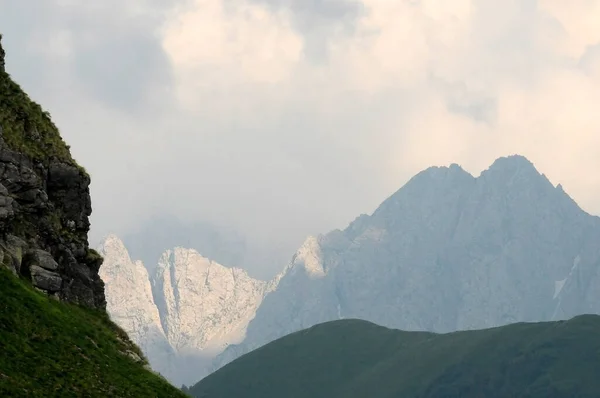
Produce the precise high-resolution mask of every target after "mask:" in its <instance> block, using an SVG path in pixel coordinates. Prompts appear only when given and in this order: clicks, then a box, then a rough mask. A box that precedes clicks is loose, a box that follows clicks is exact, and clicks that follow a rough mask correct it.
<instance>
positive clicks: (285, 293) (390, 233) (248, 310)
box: [104, 156, 600, 380]
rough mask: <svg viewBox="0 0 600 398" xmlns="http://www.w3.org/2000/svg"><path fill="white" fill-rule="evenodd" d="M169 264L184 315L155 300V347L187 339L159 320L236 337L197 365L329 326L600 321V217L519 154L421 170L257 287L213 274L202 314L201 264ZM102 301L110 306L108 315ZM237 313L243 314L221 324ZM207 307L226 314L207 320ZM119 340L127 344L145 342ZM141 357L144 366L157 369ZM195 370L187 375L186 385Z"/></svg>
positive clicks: (435, 327) (447, 327) (110, 292)
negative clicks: (586, 316) (472, 167)
mask: <svg viewBox="0 0 600 398" xmlns="http://www.w3.org/2000/svg"><path fill="white" fill-rule="evenodd" d="M179 250H180V252H181V254H180V255H179V258H180V259H184V258H189V252H188V251H185V250H183V249H179ZM114 252H115V251H113V252H112V253H114ZM183 253H188V254H186V255H184V254H183ZM104 255H105V257H106V259H107V260H106V262H105V266H104V268H105V271H104V272H108V271H109V270H108V268H109V267H108V264H109V263H115V262H114V261H113V260H110V259H111V258H113V257H114V254H111V251H110V250H108V251H107V250H106V245H105V250H104ZM186 256H187V257H186ZM117 257H118V256H117ZM192 257H193V256H192ZM198 257H199V258H200V256H198ZM168 258H169V256H166V257H165V256H163V259H164V260H163V263H164V264H167V263H168V264H170V265H169V266H167V267H165V266H164V265H163V266H162V268H163V269H166V268H168V269H169V272H175V274H178V273H179V272H181V275H187V276H185V277H179V278H175V279H171V280H177V281H179V282H178V283H177V284H175V285H173V286H177V289H176V290H173V291H178V292H179V294H180V295H181V297H184V296H187V295H192V296H193V297H196V298H197V301H194V300H189V301H188V302H187V303H188V304H187V305H189V306H192V308H188V307H187V306H186V307H185V308H184V307H183V306H179V307H178V306H177V305H175V304H169V305H167V306H163V307H161V305H160V304H158V303H157V302H156V303H155V304H154V308H156V309H157V311H158V313H159V316H158V318H160V322H161V325H162V330H163V333H164V334H165V336H167V333H165V331H167V330H173V332H169V333H170V336H171V337H170V338H168V339H167V340H168V341H169V344H170V345H171V347H185V346H186V345H185V344H182V343H178V341H179V340H178V339H179V337H175V336H176V335H177V333H181V332H180V330H181V328H180V326H171V325H170V324H169V322H174V324H177V325H182V324H185V325H193V326H190V328H188V329H187V330H189V331H190V335H186V336H187V337H185V338H183V340H181V341H190V339H191V337H190V336H191V335H192V334H193V330H194V329H193V328H198V329H195V330H196V331H197V333H199V334H200V335H201V336H209V335H210V336H213V335H214V336H217V335H218V336H223V335H229V336H232V334H230V333H233V332H232V331H234V330H235V331H236V332H235V333H234V334H235V337H236V338H221V337H219V338H217V337H214V340H211V339H210V338H209V337H197V338H195V339H192V340H194V343H189V345H188V346H195V347H196V348H198V347H201V349H205V347H208V346H209V345H203V344H208V343H207V342H209V341H210V342H212V341H214V342H215V343H216V342H218V344H213V345H211V347H212V348H214V350H212V351H211V353H210V355H208V354H207V355H208V357H210V356H211V355H214V354H215V353H217V352H218V350H219V349H218V348H217V347H221V348H222V347H225V346H226V345H228V344H232V345H228V346H227V348H226V349H225V350H224V351H223V352H222V353H221V354H219V355H218V356H217V357H216V359H215V360H214V362H213V364H212V365H211V370H216V369H218V368H219V367H221V366H223V365H224V364H226V363H228V362H230V361H232V360H233V359H235V358H237V357H239V356H241V355H243V354H245V353H247V352H249V351H251V350H253V349H255V348H258V347H260V346H262V345H264V344H266V343H268V342H270V341H273V340H275V339H277V338H280V337H282V336H284V335H287V334H289V333H292V332H295V331H298V330H301V329H304V328H307V327H311V326H313V325H315V324H318V323H322V322H326V321H331V320H336V319H343V318H358V319H364V320H367V321H370V322H374V323H376V324H379V325H382V326H386V327H391V328H399V329H403V330H425V331H433V332H448V331H454V330H462V329H478V328H487V327H493V326H499V325H505V324H508V323H513V322H519V321H545V320H559V319H567V318H570V317H572V316H574V315H578V314H582V313H600V304H599V303H600V280H599V278H600V219H598V218H597V217H593V216H590V215H589V214H587V213H585V212H584V211H582V210H581V209H580V208H579V207H578V206H577V204H576V203H575V202H574V201H573V200H572V199H571V198H570V197H569V196H568V195H567V194H566V193H565V192H564V191H563V189H562V187H561V186H560V185H559V186H556V187H555V186H553V185H552V184H551V183H550V181H548V179H547V178H546V177H545V176H544V175H542V174H540V173H539V172H538V171H537V170H536V169H535V167H534V166H533V164H531V163H530V162H529V161H528V160H527V159H525V158H524V157H521V156H510V157H506V158H500V159H498V160H497V161H496V162H494V164H493V165H492V166H491V167H490V168H489V169H488V170H486V171H484V172H483V173H482V174H481V175H480V176H479V177H477V178H475V177H473V176H472V175H470V174H469V173H467V172H466V171H464V170H463V169H462V168H460V167H459V166H458V165H452V166H450V167H432V168H429V169H427V170H425V171H423V172H421V173H419V174H418V175H416V176H415V177H414V178H413V179H411V180H410V181H409V182H408V183H407V184H406V185H405V186H404V187H402V188H401V189H400V190H399V191H398V192H396V193H395V194H393V195H392V196H391V197H390V198H388V199H387V200H385V201H384V202H383V203H382V204H381V206H380V207H379V208H378V209H377V210H376V211H375V212H374V213H373V214H372V215H361V216H359V217H358V218H357V219H356V220H354V221H353V222H352V223H351V224H350V225H349V226H348V227H347V228H346V229H345V230H343V231H341V230H335V231H332V232H330V233H328V234H325V235H319V236H318V237H309V238H308V239H307V240H306V242H305V243H304V244H303V245H302V247H301V248H300V249H299V250H298V251H297V253H296V254H295V255H294V256H293V259H292V261H291V262H290V263H289V265H288V266H287V267H285V269H284V271H283V272H282V273H281V274H280V275H279V276H278V277H277V278H276V279H275V280H274V281H272V282H271V283H270V284H269V285H267V284H266V283H265V282H259V281H255V280H250V279H249V278H248V279H246V278H247V276H244V277H242V278H241V279H240V280H241V281H244V282H238V279H236V282H235V283H233V282H226V281H231V280H232V276H231V275H232V272H231V271H224V270H225V268H223V267H221V266H219V267H217V269H220V270H222V271H221V272H214V273H212V272H210V273H209V274H211V275H212V276H211V277H212V278H213V279H212V280H213V285H211V286H221V285H223V284H228V283H229V284H230V285H229V286H232V287H231V290H227V291H228V292H229V293H228V294H229V296H227V297H231V299H227V300H223V299H220V298H219V299H216V300H213V301H210V309H209V308H208V306H207V304H204V303H205V301H204V299H201V298H202V297H204V296H203V295H204V294H208V295H209V296H210V297H216V296H212V294H213V293H208V292H210V289H207V290H206V292H207V293H202V292H203V289H204V286H207V285H205V282H204V280H205V278H206V275H207V274H206V272H204V271H203V272H204V273H203V272H200V271H197V272H192V271H191V270H195V269H196V268H198V269H212V268H210V267H208V268H206V266H202V265H199V264H193V263H192V262H186V261H187V260H180V261H178V262H177V261H175V262H173V261H171V262H169V261H167V259H168ZM121 259H122V260H120V262H121V263H122V264H127V267H133V268H139V269H140V271H139V274H140V275H142V276H141V277H139V278H138V277H135V278H133V279H132V281H130V282H131V283H133V284H135V285H136V286H137V283H138V280H139V279H141V280H142V281H143V280H144V278H145V276H144V275H143V271H141V268H143V267H141V265H140V264H138V265H137V266H136V265H135V264H133V263H131V262H127V261H124V260H126V259H127V258H126V256H124V255H121ZM117 262H119V261H117ZM132 264H133V265H132ZM215 267H216V266H215ZM159 268H161V267H160V266H159ZM179 268H181V269H179ZM240 272H241V271H240ZM169 275H170V274H169ZM242 275H243V273H242ZM149 280H152V281H153V282H152V283H151V284H152V285H153V286H154V299H155V301H156V297H162V296H164V297H169V294H170V293H168V292H167V291H166V290H165V289H164V287H165V286H169V284H168V283H163V282H160V281H167V280H168V278H167V277H166V273H164V272H163V274H162V276H158V277H155V279H153V277H152V276H151V277H150V279H149ZM146 283H147V282H143V283H142V285H144V284H146ZM148 283H149V282H148ZM161 283H163V284H162V285H161ZM146 286H147V285H146ZM160 286H162V287H160ZM132 289H133V287H132ZM135 289H139V287H136V288H135ZM121 290H122V288H119V287H118V286H116V285H115V284H114V283H113V282H110V281H107V297H108V302H109V305H108V309H109V312H110V313H111V315H112V314H117V315H115V319H118V318H119V315H118V314H126V316H125V317H127V316H129V315H128V314H130V313H131V311H130V309H129V304H127V302H123V301H122V300H119V297H121V295H122V294H121ZM142 290H144V291H149V288H148V287H144V288H143V289H142ZM150 290H151V289H150ZM269 290H273V291H272V292H271V293H269V294H266V293H267V292H268V291H269ZM158 291H161V292H165V293H161V294H157V292H158ZM265 294H266V297H265ZM161 295H162V296H161ZM111 296H113V297H115V302H118V306H117V305H115V306H112V307H111V304H110V303H111V301H112V298H111ZM173 297H175V296H174V295H173ZM219 297H220V296H219ZM263 297H264V300H263ZM169 302H170V303H175V302H176V300H171V301H169ZM147 307H148V308H151V307H153V305H151V304H149V305H148V306H147ZM111 308H112V309H111ZM167 308H168V310H169V312H167V311H166V309H167ZM241 308H243V309H244V310H243V311H244V312H243V313H244V314H245V315H243V316H239V317H231V316H230V314H233V313H234V312H236V311H239V310H240V309H241ZM148 311H150V312H152V311H154V310H150V309H149V310H148ZM161 311H162V313H161ZM211 311H213V312H212V313H222V314H224V315H223V316H221V317H220V318H218V319H214V318H211V317H210V315H209V314H211ZM255 312H256V316H254V313H255ZM137 313H138V314H139V315H138V316H137V317H138V318H139V319H141V318H144V319H146V320H145V321H139V322H138V321H136V322H138V325H139V326H136V327H137V328H138V329H139V328H140V327H142V328H143V326H142V325H143V324H145V323H148V324H150V323H152V324H153V325H157V324H158V322H157V320H156V316H155V315H152V316H150V317H148V316H147V315H145V314H146V312H145V310H141V309H140V310H139V312H137ZM142 313H143V314H144V315H143V316H142V315H141V314H142ZM167 313H168V316H165V315H163V314H167ZM117 322H118V323H119V321H118V320H117ZM165 322H166V323H165ZM248 322H249V323H248ZM246 323H247V330H246ZM124 327H125V329H126V330H128V328H127V326H124ZM130 327H133V326H130ZM175 330H177V332H175ZM244 330H245V337H244ZM128 331H130V330H128ZM131 332H133V333H132V334H133V336H134V337H133V338H134V340H135V341H138V340H136V339H143V338H145V337H143V336H142V335H141V334H140V333H139V332H134V331H133V330H132V331H130V333H131ZM136 335H137V336H139V337H136ZM186 339H187V340H186ZM199 342H202V343H199ZM236 343H239V344H236ZM211 344H212V343H211ZM140 345H141V346H142V348H143V347H144V344H142V343H140ZM157 346H160V345H157ZM162 351H166V350H162ZM175 351H176V350H175ZM148 355H149V358H150V362H151V363H154V364H157V366H159V365H158V364H161V363H163V362H162V361H159V360H154V362H153V355H151V354H148ZM161 355H163V357H164V355H166V354H161ZM160 366H162V365H160ZM187 369H189V366H188V367H187ZM173 372H175V373H177V372H178V371H175V370H173ZM205 372H206V371H205V370H204V369H201V368H200V367H199V368H198V371H197V373H196V374H197V376H196V380H197V379H200V378H201V377H203V376H204V375H205V374H206V373H205ZM190 377H193V375H192V374H190ZM186 380H187V376H186Z"/></svg>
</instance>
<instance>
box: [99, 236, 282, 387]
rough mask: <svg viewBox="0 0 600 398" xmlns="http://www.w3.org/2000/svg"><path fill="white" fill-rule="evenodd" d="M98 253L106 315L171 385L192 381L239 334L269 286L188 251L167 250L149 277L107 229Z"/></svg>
mask: <svg viewBox="0 0 600 398" xmlns="http://www.w3.org/2000/svg"><path fill="white" fill-rule="evenodd" d="M99 251H100V253H101V254H102V255H103V256H104V258H105V262H104V265H103V266H102V268H101V271H100V274H101V276H102V278H103V279H104V281H105V283H106V297H107V302H108V304H107V310H108V313H109V314H110V316H111V318H112V319H113V320H114V321H115V323H117V324H118V325H119V326H121V327H122V328H123V329H124V330H125V331H126V332H127V333H128V334H129V335H130V336H131V338H132V339H133V341H134V342H136V343H137V344H138V345H139V346H140V348H141V349H142V351H143V352H144V353H145V355H146V356H147V357H148V360H149V362H150V364H151V365H152V367H153V369H154V370H156V371H158V372H160V373H161V374H162V375H164V376H165V377H166V378H167V379H168V380H170V381H171V382H172V383H173V384H175V385H181V384H188V385H189V384H192V383H194V382H196V381H198V379H199V377H201V376H203V375H204V374H206V371H207V370H206V369H205V368H207V367H208V365H209V364H210V361H211V360H212V358H214V356H215V355H217V354H218V353H220V352H221V351H222V350H223V349H224V348H225V347H227V346H228V345H229V344H237V343H240V342H241V341H242V340H243V339H244V336H245V331H246V327H247V325H248V323H249V322H250V320H251V319H252V318H253V317H254V314H255V312H256V309H257V308H258V306H259V304H260V303H261V301H262V298H263V297H264V295H265V294H266V293H267V291H268V289H269V288H270V285H269V284H268V283H266V282H263V281H259V280H255V279H253V278H251V277H249V276H248V275H247V274H246V273H245V272H244V271H242V270H240V269H236V268H227V267H224V266H222V265H220V264H218V263H216V262H214V261H211V260H209V259H207V258H205V257H203V256H201V255H200V254H199V253H198V252H196V251H195V250H191V249H184V248H175V249H173V250H167V251H166V252H165V253H164V254H163V255H162V257H161V260H160V261H159V263H158V265H157V266H156V267H152V269H155V272H154V274H153V275H150V276H149V275H148V272H147V268H146V267H144V265H143V264H142V262H141V261H132V260H131V258H130V256H129V253H128V252H127V249H126V248H125V246H124V245H123V243H122V242H121V241H120V240H119V238H117V237H116V236H114V235H110V236H108V237H107V238H106V239H105V240H104V242H103V244H102V245H101V246H100V248H99Z"/></svg>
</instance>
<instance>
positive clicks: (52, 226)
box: [0, 36, 106, 308]
mask: <svg viewBox="0 0 600 398" xmlns="http://www.w3.org/2000/svg"><path fill="white" fill-rule="evenodd" d="M0 39H1V36H0ZM89 184H90V177H89V175H88V174H87V173H86V171H85V170H84V169H83V168H82V167H80V166H79V165H78V164H77V163H76V162H75V161H74V160H73V158H72V157H71V154H70V151H69V147H68V145H66V144H65V142H64V141H63V140H62V138H61V136H60V134H59V131H58V129H57V127H56V126H55V125H54V124H53V123H52V121H51V119H50V115H49V114H48V113H47V112H45V111H44V110H43V109H42V108H41V107H40V106H39V105H38V104H36V103H35V102H33V101H32V100H31V99H30V98H29V97H28V96H27V94H26V93H24V92H23V90H22V89H21V88H20V87H19V85H18V84H17V83H15V82H14V81H13V80H12V79H11V77H10V76H9V74H8V73H7V72H6V71H5V68H4V51H3V49H2V46H1V44H0V260H1V261H2V264H3V265H4V266H5V267H7V268H9V269H10V270H11V271H12V272H13V273H15V274H18V275H21V276H23V277H25V278H28V279H30V280H31V281H32V283H33V285H34V286H35V287H37V288H38V289H40V290H43V291H44V292H47V293H48V294H49V295H52V296H53V297H56V298H59V299H61V300H65V301H69V302H75V303H79V304H82V305H85V306H88V307H92V308H104V307H105V305H106V302H105V297H104V284H103V282H102V280H101V279H100V277H99V276H98V270H99V268H100V265H101V264H102V258H101V257H100V256H99V255H98V253H97V252H96V251H94V250H92V249H90V248H89V246H88V240H87V234H88V230H89V227H90V223H89V216H90V214H91V211H92V208H91V199H90V193H89Z"/></svg>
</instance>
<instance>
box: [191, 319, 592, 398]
mask: <svg viewBox="0 0 600 398" xmlns="http://www.w3.org/2000/svg"><path fill="white" fill-rule="evenodd" d="M599 327H600V317H599V316H597V315H582V316H577V317H574V318H572V319H569V320H565V321H555V322H541V323H525V322H521V323H516V324H510V325H505V326H501V327H495V328H490V329H483V330H471V331H460V332H452V333H446V334H435V333H430V332H407V331H401V330H394V329H389V328H385V327H382V326H379V325H376V324H374V323H371V322H368V321H362V320H356V319H348V320H337V321H330V322H326V323H321V324H317V325H314V326H312V327H310V328H308V329H304V330H301V331H298V332H295V333H292V334H290V335H287V336H284V337H282V338H279V339H277V340H274V341H272V342H270V343H268V344H266V345H265V346H263V347H261V348H259V349H257V350H255V351H253V352H251V353H248V354H246V355H243V356H241V357H240V358H237V359H236V360H234V361H233V362H231V363H230V364H228V365H226V366H224V367H223V368H221V369H220V370H218V371H216V372H215V373H213V374H211V375H210V376H208V377H206V378H205V379H203V380H202V381H200V382H199V383H197V384H196V385H194V386H193V387H191V388H190V390H189V392H190V394H191V395H192V396H194V397H198V398H200V397H202V398H221V397H233V396H244V397H247V398H253V397H261V398H270V397H281V396H285V397H289V398H304V397H314V398H319V397H327V398H337V397H344V398H352V397H365V396H368V397H373V398H392V397H398V396H402V397H406V398H437V397H461V398H479V397H483V396H484V397H489V398H501V397H502V398H503V397H507V396H527V397H531V398H538V397H539V398H542V397H544V398H559V397H566V396H577V397H582V398H583V397H585V398H591V397H595V396H597V395H598V394H599V393H600V381H598V378H597V377H596V371H595V370H596V369H597V368H598V367H599V366H600V357H598V355H596V352H597V351H598V350H600V338H599V337H598V334H597V330H598V328H599ZM575 365H577V366H575Z"/></svg>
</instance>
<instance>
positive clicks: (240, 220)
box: [0, 0, 600, 247]
mask: <svg viewBox="0 0 600 398" xmlns="http://www.w3.org/2000/svg"><path fill="white" fill-rule="evenodd" d="M599 20H600V0H569V1H565V0H537V1H535V0H502V1H499V0H470V1H469V0H420V1H419V0H171V1H166V0H165V1H163V0H128V1H122V0H103V1H101V2H90V1H84V0H21V1H16V0H0V31H1V32H2V33H3V34H4V35H5V38H4V46H5V49H6V50H7V53H8V55H7V69H8V70H9V72H10V73H11V74H12V75H13V77H14V78H15V79H16V80H18V81H19V82H20V83H21V85H22V86H23V87H24V88H25V89H26V90H27V91H28V92H29V93H30V94H31V96H32V97H34V99H35V100H37V101H38V102H41V103H42V104H43V105H44V107H45V108H46V109H48V110H49V111H50V112H51V114H52V115H53V118H54V120H55V121H56V122H57V124H58V125H59V126H60V127H61V130H62V134H63V136H64V137H65V139H66V140H67V141H68V142H69V144H70V145H71V147H72V151H73V153H74V155H75V157H76V158H77V159H78V160H79V161H80V162H81V163H82V164H83V165H84V166H85V167H86V168H87V169H88V170H89V171H90V173H91V174H92V178H93V183H92V195H93V205H94V214H93V219H92V222H93V230H92V238H93V239H98V237H100V236H102V235H104V234H106V233H107V232H111V231H113V232H117V233H118V234H124V233H127V232H128V231H130V230H132V229H133V228H135V226H136V225H139V224H140V222H141V221H142V220H144V219H146V218H148V217H149V216H150V215H153V214H167V213H168V214H173V215H175V216H178V217H183V218H186V219H193V220H205V221H210V222H215V223H218V224H224V225H228V226H232V227H234V228H235V229H237V230H239V231H240V232H241V233H243V234H246V235H249V236H251V237H252V239H255V240H257V241H261V242H274V243H276V244H280V245H284V246H285V245H288V246H290V247H293V246H296V245H297V243H298V241H301V240H302V239H303V237H304V236H305V235H307V234H315V233H319V232H326V231H328V230H330V229H332V228H336V227H344V226H345V225H346V224H347V223H348V222H349V221H351V220H352V219H353V218H354V217H355V216H357V215H358V214H360V213H367V212H371V211H372V210H374V208H375V207H376V206H377V205H378V204H379V203H380V202H381V201H382V200H383V199H385V198H386V197H387V196H388V195H389V194H391V193H392V192H394V191H395V190H397V189H398V188H399V187H400V186H401V185H402V184H403V183H405V182H406V181H407V179H408V178H410V177H411V176H412V175H413V174H415V173H416V172H418V171H420V170H421V169H424V168H426V167H428V166H431V165H448V164H450V163H459V164H461V165H462V166H463V167H464V168H465V169H467V170H469V171H470V172H472V173H474V174H478V173H479V172H480V171H481V170H482V169H484V168H486V167H487V166H489V165H490V164H491V162H492V161H493V160H494V159H495V158H497V157H499V156H503V155H508V154H514V153H520V154H523V155H525V156H527V157H528V158H529V159H530V160H531V161H533V162H534V164H535V165H536V166H537V167H538V169H539V170H541V171H542V172H544V173H545V174H546V175H547V176H548V177H549V178H550V179H551V180H552V182H553V183H555V184H556V183H559V182H560V183H562V184H563V186H564V187H565V190H567V192H569V193H570V194H571V195H572V196H573V197H574V198H575V199H576V200H577V201H578V202H579V203H580V204H581V205H582V207H583V208H584V209H585V210H587V211H589V212H592V213H594V214H600V173H599V172H598V170H600V116H599V115H600V23H598V21H599Z"/></svg>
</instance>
